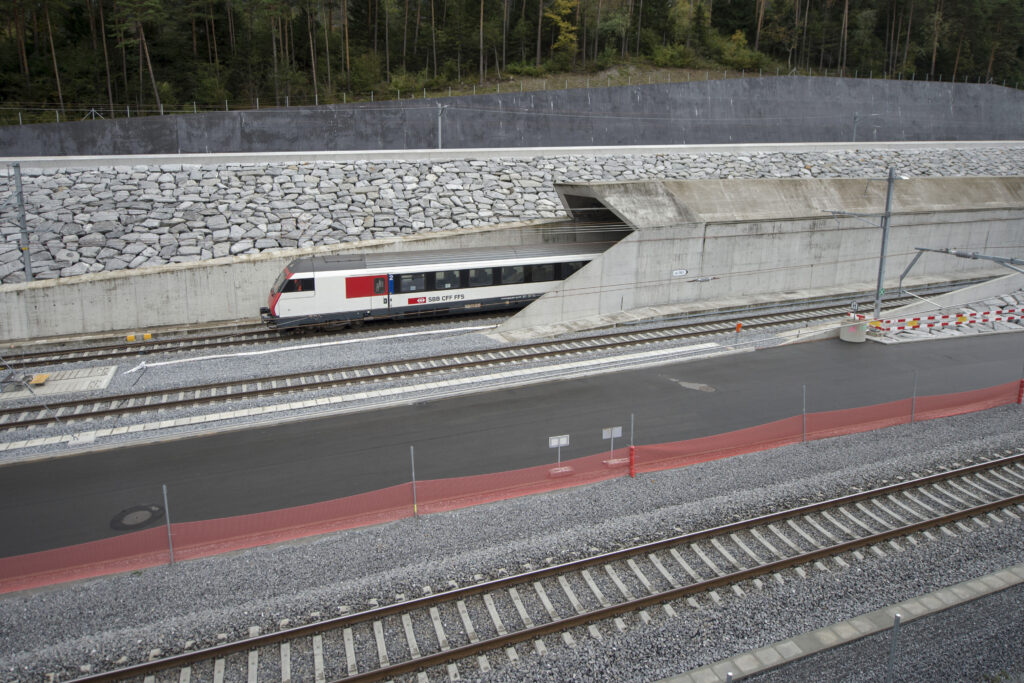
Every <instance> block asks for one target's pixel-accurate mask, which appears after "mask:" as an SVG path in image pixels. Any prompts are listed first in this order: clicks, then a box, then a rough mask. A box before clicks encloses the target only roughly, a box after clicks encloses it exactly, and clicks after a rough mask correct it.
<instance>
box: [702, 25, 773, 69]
mask: <svg viewBox="0 0 1024 683" xmlns="http://www.w3.org/2000/svg"><path fill="white" fill-rule="evenodd" d="M707 47H708V51H709V52H710V54H711V55H712V56H713V57H714V58H715V60H716V61H717V62H719V63H720V64H724V65H725V66H728V67H731V68H733V69H746V70H747V71H750V70H754V69H758V68H762V67H764V66H767V64H768V59H767V58H766V57H765V56H764V55H763V54H761V53H760V52H755V51H754V50H752V49H751V48H750V47H749V46H748V45H747V37H746V36H745V35H743V32H742V31H736V32H735V33H733V34H732V37H730V38H728V39H726V38H723V37H722V36H720V35H717V34H715V35H713V36H711V38H710V40H709V41H708V46H707Z"/></svg>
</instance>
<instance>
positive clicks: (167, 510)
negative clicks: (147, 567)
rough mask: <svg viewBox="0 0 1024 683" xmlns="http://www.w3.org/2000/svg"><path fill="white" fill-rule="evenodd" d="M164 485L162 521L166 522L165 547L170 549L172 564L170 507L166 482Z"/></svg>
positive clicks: (172, 546) (172, 548) (172, 561)
mask: <svg viewBox="0 0 1024 683" xmlns="http://www.w3.org/2000/svg"><path fill="white" fill-rule="evenodd" d="M163 487H164V521H166V522H167V548H168V550H170V551H171V564H174V541H172V540H171V508H170V507H169V506H168V505H167V484H164V485H163Z"/></svg>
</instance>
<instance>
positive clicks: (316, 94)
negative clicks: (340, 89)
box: [306, 7, 320, 104]
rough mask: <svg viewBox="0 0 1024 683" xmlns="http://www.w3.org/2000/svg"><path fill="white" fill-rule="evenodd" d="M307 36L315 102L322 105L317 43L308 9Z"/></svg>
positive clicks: (307, 9) (311, 16)
mask: <svg viewBox="0 0 1024 683" xmlns="http://www.w3.org/2000/svg"><path fill="white" fill-rule="evenodd" d="M306 35H307V36H308V37H309V66H310V69H311V70H312V72H313V102H314V103H315V104H319V103H320V90H319V86H318V85H317V82H316V41H315V40H314V38H313V15H312V14H311V13H310V11H309V8H308V7H307V8H306Z"/></svg>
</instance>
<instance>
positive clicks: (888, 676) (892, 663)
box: [885, 612, 900, 683]
mask: <svg viewBox="0 0 1024 683" xmlns="http://www.w3.org/2000/svg"><path fill="white" fill-rule="evenodd" d="M899 639H900V615H899V613H898V612H897V613H896V617H895V618H894V619H893V620H892V635H891V636H890V639H889V667H888V669H887V670H886V672H885V681H886V683H892V680H893V678H892V677H893V669H895V668H896V646H897V645H898V643H899Z"/></svg>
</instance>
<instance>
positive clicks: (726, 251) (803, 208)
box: [499, 177, 1024, 336]
mask: <svg viewBox="0 0 1024 683" xmlns="http://www.w3.org/2000/svg"><path fill="white" fill-rule="evenodd" d="M885 187H886V183H885V181H877V180H875V181H865V180H848V179H837V180H803V179H779V180H757V181H747V180H724V181H722V180H708V181H672V182H662V183H651V182H646V181H640V182H636V183H615V184H611V183H609V184H596V185H562V186H558V187H557V189H558V191H559V193H560V194H562V195H563V196H566V195H568V196H578V195H581V194H583V195H588V194H589V195H590V196H593V197H596V198H598V199H600V200H601V201H602V203H603V204H604V205H605V206H607V207H609V208H610V209H611V210H613V211H614V212H615V213H616V214H617V215H619V216H620V217H623V218H626V219H627V222H631V221H629V220H628V218H629V217H633V218H635V219H636V222H635V223H633V226H634V227H636V228H637V229H636V231H635V232H634V233H632V234H631V235H629V236H628V237H626V238H625V239H624V240H622V241H621V242H620V243H618V244H617V245H615V246H614V247H612V248H611V249H609V250H608V251H607V252H605V253H604V254H603V255H602V256H601V257H600V258H599V259H597V260H595V261H593V262H591V263H590V264H589V265H588V266H587V267H585V268H584V269H582V270H581V271H580V272H578V273H577V274H576V275H574V276H573V277H572V278H571V279H570V280H567V281H566V282H564V283H562V284H561V286H560V287H558V288H556V289H555V290H554V291H552V292H549V293H548V294H546V295H545V296H544V297H542V298H541V299H539V300H538V301H536V302H534V303H533V304H531V305H530V306H529V307H527V308H526V309H524V310H523V311H521V312H520V313H519V314H517V315H516V316H515V317H513V318H512V319H510V320H508V321H506V322H505V323H504V324H503V325H502V326H501V327H500V328H499V333H501V334H505V333H517V334H519V335H521V336H526V335H525V333H526V331H528V330H530V329H531V328H538V329H541V330H543V328H545V327H546V326H551V325H558V324H561V323H564V322H566V321H575V322H576V323H577V326H579V327H587V326H592V325H599V324H602V323H601V321H600V320H598V318H599V317H602V316H615V315H616V314H618V313H620V312H623V311H629V310H636V309H644V308H653V307H659V306H671V305H679V304H691V305H692V307H693V308H695V309H701V308H704V309H710V308H719V307H723V306H729V305H743V304H745V303H750V302H751V301H757V300H765V301H767V300H780V299H786V298H798V297H808V296H818V295H821V294H823V293H835V294H841V293H843V292H857V291H873V290H874V289H875V283H876V278H877V274H878V260H879V253H880V245H881V236H882V231H881V229H880V228H879V223H880V219H879V218H878V216H877V215H878V214H879V213H881V210H882V207H884V201H885V199H884V193H885ZM567 205H568V202H567ZM827 210H832V211H845V212H850V213H863V214H874V215H873V216H872V217H869V218H867V219H866V220H867V221H869V223H870V224H869V223H866V222H864V221H862V220H859V219H857V218H853V217H836V218H833V217H832V216H831V215H830V214H828V213H826V211H827ZM1022 237H1024V178H1022V177H1012V178H921V179H913V180H906V181H904V180H900V181H897V183H896V190H895V193H894V210H893V214H892V218H891V221H890V235H889V245H888V250H887V253H888V257H887V268H886V279H885V283H886V284H885V286H886V288H887V289H892V288H894V287H895V286H896V285H897V283H898V280H899V276H900V274H901V273H902V272H903V270H904V269H905V268H906V266H907V265H908V264H909V263H910V260H911V259H912V258H913V256H914V254H915V253H916V251H915V249H914V247H931V248H947V247H956V248H964V249H967V250H971V251H979V252H982V253H985V254H989V255H995V256H1012V255H1015V254H1019V253H1020V250H1021V248H1022ZM1004 272H1005V269H1003V268H1001V267H1000V266H998V265H995V264H993V263H991V262H988V261H971V260H965V259H957V258H954V257H951V256H944V255H939V254H927V255H925V256H924V257H922V258H921V259H920V261H919V262H918V264H917V265H916V267H915V268H914V269H913V271H911V273H910V274H909V276H908V279H907V281H906V284H915V283H917V284H921V283H926V282H936V281H946V280H957V279H968V278H970V277H979V276H995V275H1000V274H1003V273H1004ZM539 333H542V332H539Z"/></svg>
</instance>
